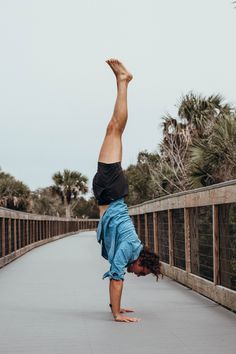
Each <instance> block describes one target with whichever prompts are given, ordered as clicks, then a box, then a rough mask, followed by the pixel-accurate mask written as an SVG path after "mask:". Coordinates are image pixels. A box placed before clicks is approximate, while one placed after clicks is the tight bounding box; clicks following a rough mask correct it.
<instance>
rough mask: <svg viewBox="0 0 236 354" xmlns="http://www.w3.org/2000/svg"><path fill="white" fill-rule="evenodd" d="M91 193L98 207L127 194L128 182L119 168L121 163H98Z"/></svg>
mask: <svg viewBox="0 0 236 354" xmlns="http://www.w3.org/2000/svg"><path fill="white" fill-rule="evenodd" d="M93 192H94V195H95V198H96V199H97V202H98V205H107V204H110V203H111V202H113V201H114V200H117V199H119V198H123V197H125V196H126V195H127V194H128V182H127V179H126V177H125V175H124V172H123V171H122V168H121V162H114V163H104V162H98V170H97V173H96V175H95V176H94V178H93Z"/></svg>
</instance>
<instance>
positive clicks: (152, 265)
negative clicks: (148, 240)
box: [139, 246, 163, 281]
mask: <svg viewBox="0 0 236 354" xmlns="http://www.w3.org/2000/svg"><path fill="white" fill-rule="evenodd" d="M139 261H140V265H141V266H143V267H147V268H148V269H149V270H150V271H151V273H152V274H154V275H155V276H156V280H157V281H158V278H159V276H160V275H161V276H162V278H163V275H162V272H161V263H160V260H159V256H158V255H157V254H156V253H154V252H151V251H150V250H149V248H148V247H145V246H144V247H143V249H142V251H141V252H140V254H139Z"/></svg>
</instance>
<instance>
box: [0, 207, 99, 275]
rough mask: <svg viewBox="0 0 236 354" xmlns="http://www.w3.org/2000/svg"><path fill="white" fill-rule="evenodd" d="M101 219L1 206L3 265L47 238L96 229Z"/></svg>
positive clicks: (0, 254)
mask: <svg viewBox="0 0 236 354" xmlns="http://www.w3.org/2000/svg"><path fill="white" fill-rule="evenodd" d="M98 221H99V220H98V219H74V218H60V217H55V216H47V215H35V214H30V213H24V212H19V211H15V210H10V209H5V208H0V268H1V267H3V266H4V265H6V264H8V263H9V262H11V261H13V260H14V259H16V258H18V257H20V256H21V255H23V254H24V253H26V252H28V251H30V250H31V249H33V248H35V247H38V246H40V245H43V244H45V243H47V242H51V241H55V240H57V239H59V238H62V237H65V236H69V235H72V234H75V233H78V232H80V231H86V230H96V228H97V225H98Z"/></svg>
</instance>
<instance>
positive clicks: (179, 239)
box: [129, 180, 236, 311]
mask: <svg viewBox="0 0 236 354" xmlns="http://www.w3.org/2000/svg"><path fill="white" fill-rule="evenodd" d="M129 213H130V215H131V217H132V219H133V222H134V225H135V227H136V230H137V233H138V235H139V237H140V239H141V241H142V243H143V244H145V245H146V246H147V247H149V248H150V249H151V250H153V251H155V252H157V253H158V254H159V256H160V260H161V263H162V268H163V272H164V274H166V275H167V276H169V277H171V278H172V279H175V280H177V281H179V282H180V283H182V284H185V285H186V286H188V287H190V288H192V289H193V290H196V291H197V292H199V293H201V294H203V295H205V296H207V297H209V298H211V299H213V300H214V301H216V302H218V303H220V304H222V305H224V306H226V307H228V308H230V309H232V310H234V311H236V180H233V181H228V182H224V183H219V184H215V185H213V186H209V187H204V188H199V189H195V190H191V191H186V192H180V193H176V194H173V195H168V196H164V197H161V198H158V199H154V200H151V201H147V202H144V203H142V204H139V205H135V206H132V207H130V208H129Z"/></svg>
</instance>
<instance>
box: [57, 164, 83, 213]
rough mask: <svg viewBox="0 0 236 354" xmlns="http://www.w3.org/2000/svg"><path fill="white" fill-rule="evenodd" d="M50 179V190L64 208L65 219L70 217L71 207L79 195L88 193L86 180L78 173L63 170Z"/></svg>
mask: <svg viewBox="0 0 236 354" xmlns="http://www.w3.org/2000/svg"><path fill="white" fill-rule="evenodd" d="M52 179H53V181H54V183H55V184H54V185H53V186H52V187H51V190H52V192H53V194H54V195H58V196H59V197H60V198H61V201H62V203H63V204H65V206H66V217H71V205H72V203H73V202H74V201H76V200H77V198H79V196H80V195H81V194H85V193H87V192H88V186H87V183H88V178H87V177H86V176H84V175H82V174H81V173H80V172H78V171H70V170H67V169H65V170H64V171H63V172H62V173H61V172H56V173H55V174H54V175H53V176H52Z"/></svg>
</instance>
